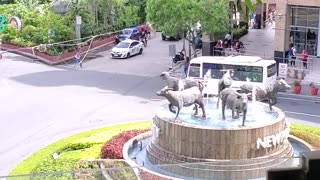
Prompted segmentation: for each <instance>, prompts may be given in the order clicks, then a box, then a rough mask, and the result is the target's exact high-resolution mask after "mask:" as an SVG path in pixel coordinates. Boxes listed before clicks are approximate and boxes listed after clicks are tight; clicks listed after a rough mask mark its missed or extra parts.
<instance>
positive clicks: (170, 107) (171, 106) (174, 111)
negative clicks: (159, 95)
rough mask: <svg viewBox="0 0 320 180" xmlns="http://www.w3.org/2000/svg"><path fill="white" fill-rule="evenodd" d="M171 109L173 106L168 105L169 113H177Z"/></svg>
mask: <svg viewBox="0 0 320 180" xmlns="http://www.w3.org/2000/svg"><path fill="white" fill-rule="evenodd" d="M173 107H174V106H173V105H172V104H171V103H170V104H169V111H170V112H172V113H175V114H176V113H177V112H176V111H175V110H174V109H173Z"/></svg>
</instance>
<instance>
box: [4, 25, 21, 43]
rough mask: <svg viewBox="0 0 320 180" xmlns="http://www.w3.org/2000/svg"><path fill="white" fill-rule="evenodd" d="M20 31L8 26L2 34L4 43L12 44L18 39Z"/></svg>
mask: <svg viewBox="0 0 320 180" xmlns="http://www.w3.org/2000/svg"><path fill="white" fill-rule="evenodd" d="M18 34H19V31H18V30H17V29H16V28H14V27H12V26H11V25H7V26H6V27H5V28H4V30H3V31H2V32H1V36H0V37H1V39H2V42H3V43H11V41H12V40H13V39H15V38H16V37H18Z"/></svg>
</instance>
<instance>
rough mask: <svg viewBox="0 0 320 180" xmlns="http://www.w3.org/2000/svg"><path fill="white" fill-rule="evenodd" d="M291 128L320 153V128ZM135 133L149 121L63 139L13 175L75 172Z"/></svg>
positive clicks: (32, 158) (21, 164) (15, 169)
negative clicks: (112, 142) (118, 139)
mask: <svg viewBox="0 0 320 180" xmlns="http://www.w3.org/2000/svg"><path fill="white" fill-rule="evenodd" d="M290 128H291V131H290V134H292V135H294V136H296V137H298V138H301V139H303V140H305V141H306V142H308V143H309V144H310V145H312V146H313V147H314V148H315V149H320V128H317V127H311V126H305V125H302V124H295V123H291V125H290ZM133 129H150V121H141V122H132V123H126V124H120V125H113V126H108V127H104V128H100V129H94V130H91V131H87V132H83V133H79V134H76V135H73V136H70V137H67V138H64V139H61V140H60V141H57V142H55V143H53V144H50V145H48V146H47V147H45V148H43V149H41V150H39V151H37V152H35V153H34V154H33V155H31V156H30V157H29V158H27V159H26V160H24V161H22V162H21V163H20V164H18V165H17V166H16V167H15V168H14V169H13V170H12V171H11V173H10V175H17V174H32V173H39V172H57V171H60V172H61V171H71V170H74V169H75V168H76V167H77V165H78V163H79V161H80V160H91V159H98V158H99V156H100V152H101V147H102V146H103V144H104V143H106V142H107V141H108V140H110V139H111V138H112V137H113V136H115V135H117V134H119V133H120V132H122V131H124V130H133ZM54 152H57V153H58V154H59V157H58V158H57V159H53V158H52V153H54Z"/></svg>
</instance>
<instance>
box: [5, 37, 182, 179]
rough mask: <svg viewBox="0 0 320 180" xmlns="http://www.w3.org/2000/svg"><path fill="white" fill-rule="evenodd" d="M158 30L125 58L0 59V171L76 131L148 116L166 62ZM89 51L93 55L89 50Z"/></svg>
mask: <svg viewBox="0 0 320 180" xmlns="http://www.w3.org/2000/svg"><path fill="white" fill-rule="evenodd" d="M169 44H176V45H177V50H178V49H180V48H181V46H182V42H181V41H180V42H174V41H171V42H168V41H166V42H163V41H162V40H161V39H160V37H159V36H157V37H154V38H153V39H152V40H150V42H149V45H148V47H146V48H145V50H144V53H143V54H142V55H138V56H135V57H132V58H130V59H126V60H115V59H111V58H109V55H110V50H109V51H106V52H99V53H97V54H95V57H96V58H95V59H93V60H90V61H87V62H85V63H84V65H83V66H84V68H83V69H79V68H74V67H73V66H67V65H61V66H57V67H50V66H46V65H43V64H41V63H37V62H34V61H32V60H30V59H28V58H24V57H21V56H18V55H14V54H5V55H4V60H1V61H0V92H1V93H0V101H1V102H2V103H0V115H1V120H0V123H1V125H0V142H1V146H0V176H1V175H6V174H7V173H8V172H9V171H10V169H12V168H13V167H14V165H16V164H17V163H18V162H19V161H21V160H23V159H25V158H26V157H28V156H29V155H31V154H32V153H33V152H34V151H36V150H38V149H40V148H42V147H44V146H45V145H48V144H50V143H52V142H54V141H56V140H58V139H61V138H63V137H65V136H68V135H72V134H75V133H77V132H80V131H84V130H88V129H92V128H96V127H102V126H106V125H109V124H115V123H121V122H125V121H137V120H148V119H151V118H152V117H153V115H154V112H155V110H156V109H157V107H159V106H160V105H161V104H163V101H160V100H159V99H158V97H156V95H155V92H156V91H157V90H159V89H160V88H162V87H163V85H164V84H163V82H162V81H161V80H160V78H159V75H160V73H161V72H163V71H167V70H168V68H169V67H171V61H170V58H169V56H168V54H169V53H168V51H169V48H168V45H169ZM90 56H92V55H90Z"/></svg>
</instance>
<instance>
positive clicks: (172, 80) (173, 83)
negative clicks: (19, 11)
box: [160, 72, 198, 91]
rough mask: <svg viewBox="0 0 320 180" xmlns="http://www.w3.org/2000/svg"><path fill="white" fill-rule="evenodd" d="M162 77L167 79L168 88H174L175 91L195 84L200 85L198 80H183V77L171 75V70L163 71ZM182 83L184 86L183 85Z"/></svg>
mask: <svg viewBox="0 0 320 180" xmlns="http://www.w3.org/2000/svg"><path fill="white" fill-rule="evenodd" d="M160 77H161V78H162V79H163V80H165V81H166V83H167V86H168V88H170V89H172V90H173V91H179V90H182V89H188V88H191V87H194V86H198V81H197V80H187V79H183V80H182V79H179V78H176V77H173V76H171V75H170V74H169V72H162V73H161V74H160ZM181 83H182V86H183V87H181Z"/></svg>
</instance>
